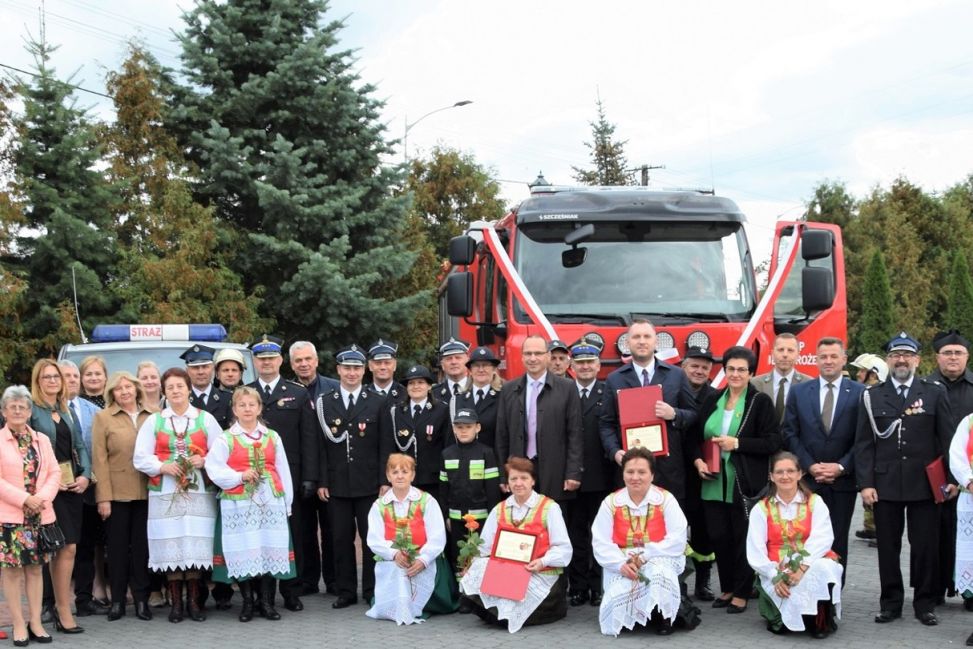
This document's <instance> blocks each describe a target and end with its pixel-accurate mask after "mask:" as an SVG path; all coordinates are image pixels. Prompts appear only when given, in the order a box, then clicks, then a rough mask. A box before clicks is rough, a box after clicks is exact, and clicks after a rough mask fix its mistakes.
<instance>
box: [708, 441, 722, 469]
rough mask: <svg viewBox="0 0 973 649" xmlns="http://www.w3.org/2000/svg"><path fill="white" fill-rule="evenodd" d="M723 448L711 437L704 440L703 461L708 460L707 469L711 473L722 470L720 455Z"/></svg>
mask: <svg viewBox="0 0 973 649" xmlns="http://www.w3.org/2000/svg"><path fill="white" fill-rule="evenodd" d="M721 455H722V449H720V445H719V444H717V443H716V442H714V441H713V440H711V439H707V440H704V441H703V462H706V470H707V471H709V472H710V473H719V472H720V456H721Z"/></svg>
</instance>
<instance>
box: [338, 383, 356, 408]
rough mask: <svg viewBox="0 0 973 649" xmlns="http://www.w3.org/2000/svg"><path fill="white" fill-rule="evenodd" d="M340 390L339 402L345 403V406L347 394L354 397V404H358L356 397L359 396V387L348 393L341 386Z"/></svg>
mask: <svg viewBox="0 0 973 649" xmlns="http://www.w3.org/2000/svg"><path fill="white" fill-rule="evenodd" d="M340 390H341V400H342V401H344V402H345V405H348V395H349V394H353V395H355V403H358V395H360V394H361V386H360V385H359V386H358V387H357V388H355V391H354V392H348V390H346V389H345V386H343V385H342V386H341V388H340Z"/></svg>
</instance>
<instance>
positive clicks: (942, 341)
mask: <svg viewBox="0 0 973 649" xmlns="http://www.w3.org/2000/svg"><path fill="white" fill-rule="evenodd" d="M946 345H962V346H963V347H966V349H969V348H970V341H968V340H967V339H966V338H964V337H963V336H962V335H961V334H960V332H958V331H957V330H956V329H950V330H949V331H940V332H939V333H938V334H936V337H935V338H933V339H932V348H933V349H935V350H936V353H937V354H938V353H939V350H940V349H942V348H943V347H945V346H946Z"/></svg>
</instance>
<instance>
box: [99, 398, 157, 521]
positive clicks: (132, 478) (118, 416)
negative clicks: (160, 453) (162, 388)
mask: <svg viewBox="0 0 973 649" xmlns="http://www.w3.org/2000/svg"><path fill="white" fill-rule="evenodd" d="M151 414H152V413H151V411H149V410H147V409H144V408H143V409H142V410H140V411H139V414H138V417H137V418H136V422H137V423H132V418H131V417H130V416H129V415H128V413H126V412H125V411H124V410H122V409H121V408H119V407H118V405H117V404H113V405H111V406H108V407H107V408H105V409H104V410H102V411H101V412H99V413H98V414H97V415H95V419H94V422H92V425H91V461H92V466H93V468H94V474H95V479H96V480H97V482H95V500H96V501H97V502H99V503H103V502H111V501H113V500H118V501H130V500H145V499H146V498H147V497H148V493H147V491H146V477H145V474H144V473H141V472H139V471H136V470H135V466H134V465H133V464H132V455H133V454H134V452H135V437H136V435H137V434H138V430H139V427H140V426H141V425H142V423H143V422H144V421H145V420H146V419H148V418H149V417H150V416H151Z"/></svg>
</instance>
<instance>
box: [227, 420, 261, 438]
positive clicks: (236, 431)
mask: <svg viewBox="0 0 973 649" xmlns="http://www.w3.org/2000/svg"><path fill="white" fill-rule="evenodd" d="M254 430H256V431H259V432H260V434H261V435H266V434H267V427H266V426H264V425H263V424H262V423H260V422H259V421H258V422H257V427H256V428H255V429H254ZM228 432H229V433H230V434H231V435H245V434H247V432H248V431H246V430H244V429H243V426H241V425H240V424H239V423H237V422H233V424H232V425H231V426H230V428H229V431H228Z"/></svg>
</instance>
